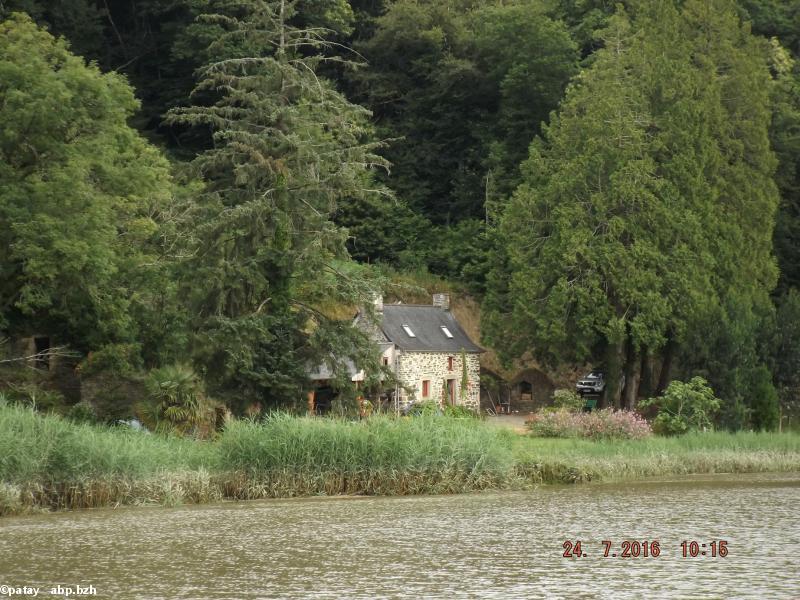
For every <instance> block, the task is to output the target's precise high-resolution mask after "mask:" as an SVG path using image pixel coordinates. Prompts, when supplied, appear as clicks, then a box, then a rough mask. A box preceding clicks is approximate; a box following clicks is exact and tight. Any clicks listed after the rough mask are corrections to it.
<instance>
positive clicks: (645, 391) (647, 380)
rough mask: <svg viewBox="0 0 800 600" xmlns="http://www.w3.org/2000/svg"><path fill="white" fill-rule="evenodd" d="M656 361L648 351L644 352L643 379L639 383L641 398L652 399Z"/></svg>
mask: <svg viewBox="0 0 800 600" xmlns="http://www.w3.org/2000/svg"><path fill="white" fill-rule="evenodd" d="M654 368H655V365H654V361H653V357H652V356H651V355H650V354H649V353H648V352H646V351H642V378H641V379H640V381H639V394H638V395H639V396H640V397H642V396H644V397H645V398H650V397H651V396H652V395H653V383H654V377H655V372H654Z"/></svg>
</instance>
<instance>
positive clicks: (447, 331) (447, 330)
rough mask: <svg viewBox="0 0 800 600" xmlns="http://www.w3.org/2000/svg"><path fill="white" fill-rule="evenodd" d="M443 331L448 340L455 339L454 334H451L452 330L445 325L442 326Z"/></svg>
mask: <svg viewBox="0 0 800 600" xmlns="http://www.w3.org/2000/svg"><path fill="white" fill-rule="evenodd" d="M441 329H442V333H443V334H444V335H445V337H447V338H452V337H453V334H452V333H450V330H449V329H448V328H447V327H445V326H444V325H441Z"/></svg>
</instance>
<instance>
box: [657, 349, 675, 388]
mask: <svg viewBox="0 0 800 600" xmlns="http://www.w3.org/2000/svg"><path fill="white" fill-rule="evenodd" d="M673 354H675V341H674V340H673V339H672V333H667V344H666V345H665V346H664V360H663V361H662V362H661V373H660V374H659V376H658V386H657V387H656V396H660V395H661V394H663V393H664V390H666V389H667V386H668V385H669V381H670V378H671V376H672V356H673Z"/></svg>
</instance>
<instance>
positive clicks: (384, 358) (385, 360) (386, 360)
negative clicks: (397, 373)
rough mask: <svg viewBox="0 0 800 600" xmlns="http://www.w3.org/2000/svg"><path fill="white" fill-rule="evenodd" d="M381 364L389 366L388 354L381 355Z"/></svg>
mask: <svg viewBox="0 0 800 600" xmlns="http://www.w3.org/2000/svg"><path fill="white" fill-rule="evenodd" d="M383 366H384V367H388V366H389V357H388V356H384V357H383Z"/></svg>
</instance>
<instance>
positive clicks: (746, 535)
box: [0, 474, 800, 600]
mask: <svg viewBox="0 0 800 600" xmlns="http://www.w3.org/2000/svg"><path fill="white" fill-rule="evenodd" d="M799 505H800V474H781V475H778V474H773V475H766V474H762V475H742V476H732V475H722V476H696V477H688V478H679V479H678V478H676V479H673V480H658V481H646V482H639V483H615V484H587V485H578V486H541V487H539V488H537V489H535V490H532V491H528V492H502V493H485V494H472V495H462V496H434V497H401V498H338V499H327V498H318V499H302V500H271V501H258V502H247V503H225V504H218V505H206V506H184V507H178V508H160V507H156V508H121V509H116V510H93V511H82V512H73V513H52V514H43V515H34V516H27V517H15V518H5V519H0V586H10V588H9V587H0V597H2V593H3V592H4V591H5V592H6V593H8V592H9V591H14V590H16V591H19V588H20V587H23V586H30V587H39V588H41V590H40V592H39V597H40V598H41V597H45V598H53V597H58V595H55V596H54V595H51V594H50V590H51V588H53V587H55V586H57V585H60V586H61V590H57V591H59V592H66V591H69V590H70V589H71V590H72V591H73V592H76V591H77V588H76V586H82V588H83V589H88V590H89V591H91V590H92V589H94V590H96V596H94V597H97V598H109V599H114V600H125V599H133V598H135V599H162V598H163V599H170V600H171V599H178V598H186V599H189V598H191V599H197V600H201V599H202V600H215V599H220V600H221V599H231V600H234V599H236V600H239V599H250V598H370V599H372V598H400V597H404V598H501V599H503V600H506V599H510V598H569V599H574V598H614V599H617V598H637V599H638V598H700V597H702V598H754V599H756V598H758V599H772V598H800V568H798V558H799V557H800V510H798V506H799ZM603 540H607V541H609V542H611V546H610V547H609V550H608V556H607V557H606V556H604V553H605V545H604V544H603V543H602V542H603ZM625 540H637V541H639V545H640V546H641V544H642V543H643V542H645V541H647V542H648V543H647V549H648V556H647V557H644V556H643V555H642V554H643V553H644V549H643V547H642V549H641V550H640V555H639V556H638V557H622V556H621V555H622V553H623V550H624V549H623V542H624V541H625ZM722 540H724V541H725V542H726V544H720V543H719V542H720V541H722ZM565 541H571V542H572V543H574V542H576V541H580V542H581V555H583V554H585V555H586V556H580V557H579V558H564V556H563V553H564V542H565ZM654 541H657V542H658V550H659V552H660V553H659V556H653V555H652V554H653V553H654V552H653V550H654V549H655V548H656V547H655V546H654V545H653V544H652V542H654ZM684 541H686V542H688V543H687V545H686V552H687V554H691V552H692V550H697V553H698V555H697V556H696V557H694V558H693V557H691V556H687V557H686V558H684V557H683V548H682V546H681V543H682V542H684ZM692 541H696V542H697V547H693V546H692V545H691V542H692ZM712 542H716V545H715V546H713V547H712V545H711V543H712ZM702 544H706V546H705V547H703V546H702ZM723 548H725V550H726V551H727V555H726V556H724V557H723V556H719V554H721V553H724V551H723V550H722V549H723ZM635 549H636V545H631V551H634V550H635ZM701 552H705V553H706V554H705V556H703V555H702V554H701ZM712 552H716V553H717V556H712V555H711V553H712ZM613 554H617V556H616V557H614V556H613ZM88 586H92V588H88ZM15 597H25V596H15ZM62 597H63V596H62ZM71 597H77V596H76V595H75V594H74V593H73V595H72V596H71Z"/></svg>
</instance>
